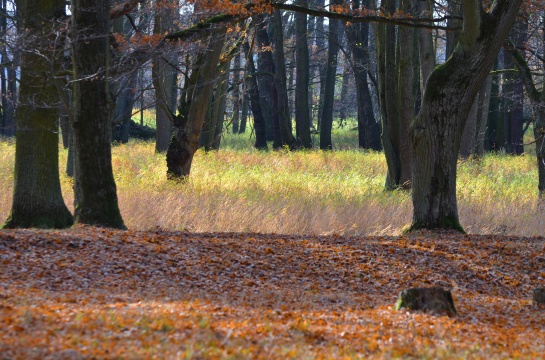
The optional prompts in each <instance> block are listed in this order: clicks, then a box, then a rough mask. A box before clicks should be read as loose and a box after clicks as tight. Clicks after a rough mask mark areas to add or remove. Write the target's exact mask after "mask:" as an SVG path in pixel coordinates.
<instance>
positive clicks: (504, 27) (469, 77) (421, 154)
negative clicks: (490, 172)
mask: <svg viewBox="0 0 545 360" xmlns="http://www.w3.org/2000/svg"><path fill="white" fill-rule="evenodd" d="M520 3H521V0H514V1H513V0H510V1H507V0H498V1H497V2H496V3H495V5H494V6H493V7H492V9H491V10H490V12H488V13H487V12H485V11H484V10H483V9H482V6H481V2H480V1H472V0H465V1H464V4H463V8H464V26H463V32H462V34H461V35H460V41H459V44H458V46H457V47H456V49H455V50H454V52H453V54H452V56H451V57H450V58H449V60H447V62H446V63H445V64H443V65H441V66H439V67H437V68H436V69H435V70H434V71H433V73H432V74H431V75H430V78H429V79H428V82H427V85H426V91H425V93H424V99H423V103H422V109H421V111H420V113H419V115H418V116H417V117H416V119H415V121H414V122H413V124H412V127H411V140H412V145H413V151H414V161H413V193H412V199H413V208H414V212H413V223H412V227H411V228H412V229H418V228H427V229H437V228H446V229H456V230H460V231H463V229H462V227H461V226H460V223H459V219H458V205H457V201H456V164H457V156H458V150H459V146H460V138H461V136H462V131H463V129H464V126H465V122H466V119H467V116H468V114H469V111H470V109H471V106H472V104H473V101H474V99H475V96H476V95H477V92H478V91H479V89H480V88H481V86H482V84H483V82H484V79H485V78H486V76H487V75H488V72H489V71H490V68H491V67H492V65H493V63H494V61H495V59H496V56H497V54H498V51H499V49H500V47H501V45H502V44H503V41H504V39H505V37H506V36H507V34H508V32H509V30H510V28H511V27H512V25H513V22H514V20H515V17H516V15H517V12H518V9H519V7H520Z"/></svg>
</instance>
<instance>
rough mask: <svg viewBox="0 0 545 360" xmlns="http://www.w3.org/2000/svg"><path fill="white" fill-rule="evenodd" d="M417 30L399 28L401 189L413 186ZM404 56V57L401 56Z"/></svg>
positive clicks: (403, 8)
mask: <svg viewBox="0 0 545 360" xmlns="http://www.w3.org/2000/svg"><path fill="white" fill-rule="evenodd" d="M410 10H411V6H410V3H409V0H402V1H401V11H404V12H409V11H410ZM415 35H416V34H415V30H414V29H410V28H407V27H403V26H401V27H399V29H398V47H399V49H398V51H399V53H398V54H399V55H400V56H399V59H397V61H396V62H397V71H398V74H397V93H396V95H397V97H398V98H397V99H398V100H397V107H398V109H399V111H398V114H397V115H398V116H399V126H400V128H399V130H398V132H399V135H398V136H397V139H398V141H399V144H398V145H397V146H396V147H397V148H398V149H399V156H398V158H399V161H400V163H399V170H400V173H399V179H398V180H397V185H398V186H399V187H401V188H409V187H410V186H411V178H412V175H411V166H412V164H411V161H412V160H411V159H412V155H411V152H412V151H411V144H410V141H409V126H410V124H411V122H412V120H413V118H414V115H415V114H414V113H415V111H414V105H415V99H414V94H413V90H414V89H413V86H412V84H414V72H413V70H414V65H413V63H414V59H415V55H416V54H415V52H416V51H415V50H416V49H415V48H414V46H413V41H412V40H413V38H414V37H415ZM401 54H403V55H401Z"/></svg>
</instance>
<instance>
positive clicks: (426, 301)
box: [395, 288, 457, 316]
mask: <svg viewBox="0 0 545 360" xmlns="http://www.w3.org/2000/svg"><path fill="white" fill-rule="evenodd" d="M395 309H396V310H401V309H407V310H410V311H424V312H430V313H433V314H437V315H448V316H454V315H456V313H457V312H456V308H455V307H454V300H453V299H452V294H451V293H450V291H448V290H444V289H442V288H412V289H407V290H403V291H401V293H400V294H399V297H398V299H397V302H396V305H395Z"/></svg>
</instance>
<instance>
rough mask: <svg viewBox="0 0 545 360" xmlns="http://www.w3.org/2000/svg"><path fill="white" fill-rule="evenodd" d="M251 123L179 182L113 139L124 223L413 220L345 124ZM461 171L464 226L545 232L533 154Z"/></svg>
mask: <svg viewBox="0 0 545 360" xmlns="http://www.w3.org/2000/svg"><path fill="white" fill-rule="evenodd" d="M250 130H251V129H248V132H247V133H246V134H242V135H233V134H229V133H226V134H225V136H224V138H223V139H222V149H221V150H220V151H218V152H210V153H205V152H203V151H201V150H199V151H198V152H197V154H196V156H195V159H194V162H193V167H192V173H191V176H190V179H189V181H187V182H185V183H171V182H168V181H167V180H166V161H165V155H164V154H157V153H155V151H154V144H153V143H152V142H138V141H131V142H130V143H129V144H128V145H119V146H115V147H114V148H113V166H114V169H115V179H116V182H117V186H118V195H119V203H120V207H121V211H122V214H123V217H124V219H125V222H126V224H127V226H128V227H130V228H133V229H152V228H162V229H190V230H194V231H255V232H268V233H270V232H278V233H314V234H328V233H339V234H352V235H366V234H385V235H390V234H398V233H400V232H401V229H402V228H403V227H404V226H405V225H407V224H408V223H409V222H410V219H411V212H412V209H411V199H410V193H409V192H404V191H393V192H386V191H384V181H385V174H386V164H385V160H384V156H383V154H382V153H377V152H370V151H361V150H358V149H357V143H355V141H357V138H356V136H355V133H354V136H350V133H349V132H350V130H339V131H338V132H337V133H336V134H335V136H334V138H333V140H334V142H337V143H341V144H344V145H343V146H342V148H344V149H348V150H337V151H328V152H324V151H317V150H305V151H293V152H290V151H286V150H283V151H268V152H262V151H257V150H255V149H254V148H253V147H252V144H253V141H254V139H253V138H252V137H251V135H250V134H251V131H250ZM347 133H348V134H347ZM339 139H344V140H342V141H340V140H339ZM343 141H344V142H343ZM350 143H352V145H351V146H352V147H350V146H348V145H349V144H350ZM13 152H14V144H13V142H7V143H6V142H0V156H2V158H3V159H4V161H3V162H2V163H1V165H0V167H1V169H0V170H2V173H1V175H0V179H1V180H0V183H1V185H2V186H3V188H4V189H6V191H4V192H3V194H2V195H1V199H2V205H1V207H0V217H1V218H5V217H6V216H7V214H8V212H9V208H10V205H11V192H12V183H13V161H14V156H13ZM66 157H67V151H66V150H63V149H61V151H60V164H61V165H60V167H61V171H60V172H61V183H62V187H63V194H64V197H65V200H66V202H67V204H68V205H69V207H71V206H72V203H73V194H72V180H71V179H70V178H68V177H67V176H65V175H64V167H65V164H66ZM458 175H459V176H458V200H459V212H460V217H461V222H462V225H463V226H464V228H465V229H466V230H467V231H468V232H471V233H502V234H504V233H505V234H516V235H545V232H544V229H545V226H544V224H543V216H542V214H541V213H540V212H539V211H538V210H537V209H536V203H537V170H536V165H535V158H534V157H533V156H531V155H523V156H516V157H513V156H507V155H493V154H491V155H487V156H485V157H484V158H483V159H480V160H476V159H470V160H466V161H461V162H460V165H459V171H458Z"/></svg>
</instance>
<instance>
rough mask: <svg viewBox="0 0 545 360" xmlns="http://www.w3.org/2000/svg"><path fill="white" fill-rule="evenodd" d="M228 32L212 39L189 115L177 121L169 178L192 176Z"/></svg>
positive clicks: (222, 30) (170, 150) (169, 156)
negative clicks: (193, 164) (192, 166)
mask: <svg viewBox="0 0 545 360" xmlns="http://www.w3.org/2000/svg"><path fill="white" fill-rule="evenodd" d="M225 32H226V29H225V28H224V27H223V28H220V29H218V30H216V32H215V33H214V34H213V35H211V37H210V41H209V43H208V46H207V48H206V49H204V50H203V51H204V54H201V55H202V61H200V64H199V65H200V66H198V68H196V69H194V70H193V71H198V73H197V76H196V82H195V85H194V89H193V92H192V97H191V101H190V105H189V109H188V112H187V114H185V113H181V114H180V115H178V116H176V118H175V119H174V130H173V132H172V138H171V139H170V144H169V145H168V150H167V177H168V178H169V179H171V180H183V179H184V178H187V177H188V176H189V173H190V171H191V164H192V162H193V156H194V155H195V152H196V151H197V148H198V147H199V138H200V135H201V129H202V126H203V123H204V120H205V116H206V110H207V108H208V105H209V102H208V100H209V99H210V96H211V94H212V90H213V88H214V85H215V84H214V79H215V78H216V75H217V73H218V70H219V67H218V61H219V59H220V55H221V50H222V48H223V44H224V43H225V36H224V35H225Z"/></svg>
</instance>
